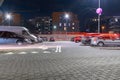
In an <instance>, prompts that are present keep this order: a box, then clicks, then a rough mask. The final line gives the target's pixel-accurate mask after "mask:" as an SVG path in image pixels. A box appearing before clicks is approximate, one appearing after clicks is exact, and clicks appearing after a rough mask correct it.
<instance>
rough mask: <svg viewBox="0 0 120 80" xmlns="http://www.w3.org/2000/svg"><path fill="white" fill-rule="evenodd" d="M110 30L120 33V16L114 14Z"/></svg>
mask: <svg viewBox="0 0 120 80" xmlns="http://www.w3.org/2000/svg"><path fill="white" fill-rule="evenodd" d="M109 25H110V27H109V30H110V31H113V32H115V33H120V16H113V17H112V18H111V19H110V22H109Z"/></svg>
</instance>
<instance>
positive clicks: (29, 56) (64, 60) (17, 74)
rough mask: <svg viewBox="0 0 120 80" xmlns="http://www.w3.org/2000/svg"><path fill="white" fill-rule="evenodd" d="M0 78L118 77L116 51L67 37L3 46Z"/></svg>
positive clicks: (88, 79)
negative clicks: (14, 46) (28, 44)
mask: <svg viewBox="0 0 120 80" xmlns="http://www.w3.org/2000/svg"><path fill="white" fill-rule="evenodd" d="M0 80H120V52H119V50H110V49H103V48H96V47H90V46H83V45H80V43H74V42H70V41H57V42H44V43H40V44H34V45H30V46H26V48H25V47H24V48H21V47H20V49H19V48H18V49H14V50H13V49H8V50H5V49H3V50H0Z"/></svg>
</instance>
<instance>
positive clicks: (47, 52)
mask: <svg viewBox="0 0 120 80" xmlns="http://www.w3.org/2000/svg"><path fill="white" fill-rule="evenodd" d="M43 53H46V54H49V53H51V52H49V51H44V52H43Z"/></svg>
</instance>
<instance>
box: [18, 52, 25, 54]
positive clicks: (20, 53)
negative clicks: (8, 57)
mask: <svg viewBox="0 0 120 80" xmlns="http://www.w3.org/2000/svg"><path fill="white" fill-rule="evenodd" d="M18 54H27V52H20V53H18Z"/></svg>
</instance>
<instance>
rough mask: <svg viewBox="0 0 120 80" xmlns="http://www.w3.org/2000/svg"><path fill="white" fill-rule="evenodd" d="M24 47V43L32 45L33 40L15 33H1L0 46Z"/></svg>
mask: <svg viewBox="0 0 120 80" xmlns="http://www.w3.org/2000/svg"><path fill="white" fill-rule="evenodd" d="M13 43H16V44H18V45H22V44H24V43H32V42H31V40H29V39H27V38H25V37H23V36H21V35H18V34H16V33H14V32H8V31H0V44H13Z"/></svg>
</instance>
